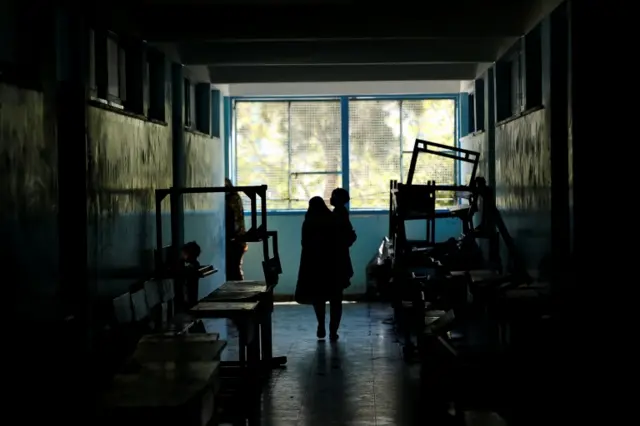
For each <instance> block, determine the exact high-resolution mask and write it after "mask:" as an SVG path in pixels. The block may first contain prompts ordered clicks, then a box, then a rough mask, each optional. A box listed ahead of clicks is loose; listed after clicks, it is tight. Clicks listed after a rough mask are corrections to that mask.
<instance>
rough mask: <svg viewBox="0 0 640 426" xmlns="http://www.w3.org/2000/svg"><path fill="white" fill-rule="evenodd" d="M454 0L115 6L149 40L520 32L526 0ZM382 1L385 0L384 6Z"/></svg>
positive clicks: (117, 14)
mask: <svg viewBox="0 0 640 426" xmlns="http://www.w3.org/2000/svg"><path fill="white" fill-rule="evenodd" d="M528 1H529V0H527V1H525V0H522V1H520V2H518V1H516V2H514V1H512V0H484V1H482V2H479V1H470V0H452V1H450V2H433V3H429V4H428V5H423V4H419V3H413V4H408V5H397V7H388V5H387V4H386V3H381V4H380V6H376V5H375V4H373V3H371V4H367V5H366V6H365V7H362V6H358V7H354V6H345V5H318V6H313V7H309V6H305V5H270V6H265V5H241V4H236V5H206V4H203V5H192V4H191V5H189V4H185V5H166V4H161V5H154V6H149V5H143V6H140V5H136V4H132V5H131V6H130V7H128V8H127V9H126V10H118V9H111V10H110V13H111V16H112V17H113V19H115V20H118V19H121V20H122V19H124V17H125V16H126V19H127V21H128V22H129V23H130V24H132V25H134V24H135V26H136V27H137V28H138V30H139V31H138V32H139V33H140V34H141V35H142V36H143V37H145V38H146V39H147V40H149V41H164V42H178V41H195V40H199V41H216V40H222V39H231V40H236V39H256V38H258V39H263V40H269V39H288V40H295V39H300V38H320V39H322V38H335V37H346V38H361V37H507V36H518V35H521V34H522V22H523V18H522V15H523V13H524V11H523V10H524V9H525V3H528ZM383 5H384V6H383Z"/></svg>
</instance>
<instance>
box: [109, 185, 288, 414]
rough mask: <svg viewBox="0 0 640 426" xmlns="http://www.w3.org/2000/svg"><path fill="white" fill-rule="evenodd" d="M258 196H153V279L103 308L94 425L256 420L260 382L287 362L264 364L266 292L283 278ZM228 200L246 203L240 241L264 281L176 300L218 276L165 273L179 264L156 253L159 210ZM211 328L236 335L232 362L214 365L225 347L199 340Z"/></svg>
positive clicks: (173, 191) (253, 192)
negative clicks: (186, 199)
mask: <svg viewBox="0 0 640 426" xmlns="http://www.w3.org/2000/svg"><path fill="white" fill-rule="evenodd" d="M266 190H267V186H266V185H261V186H247V187H207V188H169V189H159V190H157V191H156V219H157V220H156V224H157V229H156V232H157V250H156V268H155V276H154V277H153V279H151V280H148V281H146V282H145V283H144V284H141V285H139V286H137V287H136V288H132V289H131V291H130V292H127V293H125V294H123V295H120V296H118V297H117V298H115V299H114V300H113V301H112V306H111V308H112V309H111V313H110V316H111V318H112V320H111V321H109V324H107V327H105V329H104V330H103V333H102V334H103V335H102V336H100V338H101V339H102V340H103V345H102V347H104V348H108V350H105V351H103V353H102V357H103V360H102V363H101V364H102V366H103V368H102V372H103V381H102V384H103V386H102V391H101V392H100V398H99V401H98V404H97V408H98V414H99V415H98V416H97V417H98V418H99V422H100V423H102V424H108V425H112V424H134V423H139V424H142V423H148V422H149V423H153V424H160V425H177V424H181V425H215V424H218V422H219V421H231V422H236V421H241V422H244V421H245V420H247V419H248V420H249V421H250V424H251V420H252V419H253V420H254V422H255V421H256V418H258V417H259V412H260V410H259V405H260V387H261V382H262V379H263V378H265V377H266V376H267V373H268V372H269V370H270V369H272V368H273V367H277V366H281V365H284V364H285V363H286V361H287V360H286V357H274V356H273V354H272V312H273V291H274V288H275V286H276V285H277V284H278V276H279V274H280V273H281V272H282V270H281V266H280V260H279V254H278V235H277V233H276V232H274V231H269V230H268V228H267V214H266V213H267V208H266ZM229 191H237V192H242V193H244V194H246V195H247V196H248V197H249V199H250V200H251V224H252V226H251V228H250V229H249V230H248V232H247V233H246V239H245V241H246V242H261V243H262V244H263V253H264V261H263V269H264V274H265V281H228V282H225V283H224V284H223V285H222V286H220V287H219V288H217V289H216V290H215V291H213V292H212V293H210V294H209V295H207V296H206V297H204V298H202V299H200V300H197V296H196V299H195V300H194V299H193V297H192V296H190V295H188V294H186V293H185V292H186V289H185V285H184V284H185V281H189V280H193V279H195V280H199V279H202V278H205V277H208V276H210V275H212V274H215V273H216V272H217V270H216V269H215V268H214V267H213V266H212V265H205V266H198V268H197V270H196V271H193V272H192V275H191V276H186V274H187V273H186V272H185V270H184V269H180V268H175V267H174V266H173V265H176V264H177V263H179V262H180V259H179V258H178V256H179V250H177V247H175V246H173V245H172V246H168V247H164V246H163V242H162V240H163V235H162V211H161V205H162V200H163V199H164V198H165V197H167V196H169V197H170V203H171V206H172V209H171V212H172V213H173V212H174V211H176V210H175V209H174V204H176V203H177V201H176V200H177V199H179V197H180V196H181V195H182V194H188V193H225V192H229ZM257 198H260V200H261V205H260V213H259V214H258V208H257ZM176 216H177V215H174V214H172V215H171V222H172V227H171V229H172V241H178V239H177V238H176V235H175V231H174V230H177V229H179V228H180V224H179V223H177V222H178V221H179V219H178V218H177V217H176ZM258 217H259V218H260V224H258ZM269 242H271V244H269ZM270 246H271V247H270ZM270 253H272V255H271V254H270ZM193 273H195V276H194V275H193ZM210 318H222V319H226V320H228V321H231V322H232V323H233V324H234V325H235V328H236V329H237V331H238V340H239V342H238V356H237V360H235V361H225V360H222V359H221V355H222V352H223V350H224V349H225V347H226V346H227V342H226V341H224V340H221V339H220V338H219V337H220V336H219V334H218V333H213V332H207V324H206V319H210ZM106 366H109V367H108V368H106ZM234 424H235V423H234Z"/></svg>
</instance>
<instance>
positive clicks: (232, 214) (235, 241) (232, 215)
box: [224, 178, 247, 281]
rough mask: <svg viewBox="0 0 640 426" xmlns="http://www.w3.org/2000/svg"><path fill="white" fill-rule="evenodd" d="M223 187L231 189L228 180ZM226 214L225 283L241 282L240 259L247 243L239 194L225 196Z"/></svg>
mask: <svg viewBox="0 0 640 426" xmlns="http://www.w3.org/2000/svg"><path fill="white" fill-rule="evenodd" d="M224 186H226V187H228V188H232V187H233V185H232V184H231V181H230V180H229V179H226V178H225V180H224ZM225 213H226V218H225V219H226V222H225V223H226V234H227V241H226V258H227V262H226V263H227V265H226V266H227V281H242V280H244V273H243V272H242V257H243V256H244V253H245V252H246V251H247V243H246V242H245V241H244V235H245V233H246V229H245V225H244V208H243V206H242V199H241V198H240V194H238V193H237V192H236V191H232V192H227V193H226V194H225Z"/></svg>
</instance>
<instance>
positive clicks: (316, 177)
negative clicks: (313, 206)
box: [291, 173, 342, 210]
mask: <svg viewBox="0 0 640 426" xmlns="http://www.w3.org/2000/svg"><path fill="white" fill-rule="evenodd" d="M341 186H342V175H341V174H334V173H332V174H324V173H322V174H304V175H292V176H291V198H292V200H291V208H292V209H299V210H305V209H306V208H307V207H308V205H309V200H310V199H311V198H312V197H316V196H317V197H322V198H323V199H324V201H325V202H326V203H327V206H328V205H329V199H330V198H331V191H333V190H334V189H336V188H338V187H341Z"/></svg>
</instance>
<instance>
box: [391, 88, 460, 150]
mask: <svg viewBox="0 0 640 426" xmlns="http://www.w3.org/2000/svg"><path fill="white" fill-rule="evenodd" d="M401 108H402V150H403V151H411V150H412V149H413V144H414V142H415V140H416V138H417V139H422V140H425V141H431V142H436V143H440V144H443V145H449V146H455V135H456V103H455V101H454V100H453V99H420V100H413V99H412V100H404V101H402V104H401ZM451 161H454V160H451Z"/></svg>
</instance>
